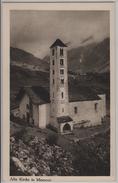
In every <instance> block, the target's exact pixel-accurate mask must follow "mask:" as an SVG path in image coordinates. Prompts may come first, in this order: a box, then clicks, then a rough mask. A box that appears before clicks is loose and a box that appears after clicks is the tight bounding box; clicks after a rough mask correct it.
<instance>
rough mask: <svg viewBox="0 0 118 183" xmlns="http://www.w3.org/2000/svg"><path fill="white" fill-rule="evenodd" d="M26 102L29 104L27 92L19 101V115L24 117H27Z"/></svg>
mask: <svg viewBox="0 0 118 183" xmlns="http://www.w3.org/2000/svg"><path fill="white" fill-rule="evenodd" d="M27 104H29V97H28V95H27V94H25V95H24V96H23V98H22V100H21V102H20V105H19V110H20V117H21V118H24V117H25V118H26V117H27V112H28V110H27Z"/></svg>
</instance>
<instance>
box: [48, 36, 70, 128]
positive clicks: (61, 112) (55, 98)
mask: <svg viewBox="0 0 118 183" xmlns="http://www.w3.org/2000/svg"><path fill="white" fill-rule="evenodd" d="M67 72H68V68H67V46H66V45H65V44H64V43H63V42H62V41H61V40H60V39H57V40H56V41H55V42H54V43H53V44H52V45H51V47H50V102H51V107H50V108H51V111H50V112H51V114H50V115H51V122H52V124H53V125H54V126H57V125H58V124H56V119H57V118H58V117H62V116H67V115H68V74H67Z"/></svg>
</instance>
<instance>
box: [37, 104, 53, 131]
mask: <svg viewBox="0 0 118 183" xmlns="http://www.w3.org/2000/svg"><path fill="white" fill-rule="evenodd" d="M49 120H50V104H43V105H39V125H38V126H39V128H45V127H46V125H47V124H49Z"/></svg>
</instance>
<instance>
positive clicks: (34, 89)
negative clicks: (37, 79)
mask: <svg viewBox="0 0 118 183" xmlns="http://www.w3.org/2000/svg"><path fill="white" fill-rule="evenodd" d="M24 94H27V95H28V96H29V98H30V99H31V101H32V102H33V103H34V104H45V103H49V102H50V97H49V92H48V90H46V88H44V87H41V86H27V87H23V88H21V90H20V91H19V94H18V96H17V100H19V101H20V99H21V98H22V97H23V96H24Z"/></svg>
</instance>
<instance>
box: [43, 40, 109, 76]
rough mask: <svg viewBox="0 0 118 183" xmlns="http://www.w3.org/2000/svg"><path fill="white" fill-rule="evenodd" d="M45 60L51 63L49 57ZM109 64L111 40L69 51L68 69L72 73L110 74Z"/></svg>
mask: <svg viewBox="0 0 118 183" xmlns="http://www.w3.org/2000/svg"><path fill="white" fill-rule="evenodd" d="M44 60H45V61H47V63H49V56H45V57H44ZM109 62H110V40H109V38H106V39H104V40H103V41H101V42H98V43H91V44H88V45H86V46H85V45H84V46H79V47H77V48H73V49H71V50H69V51H68V69H69V71H72V72H98V73H104V72H109V69H110V67H109V65H110V64H109Z"/></svg>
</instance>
